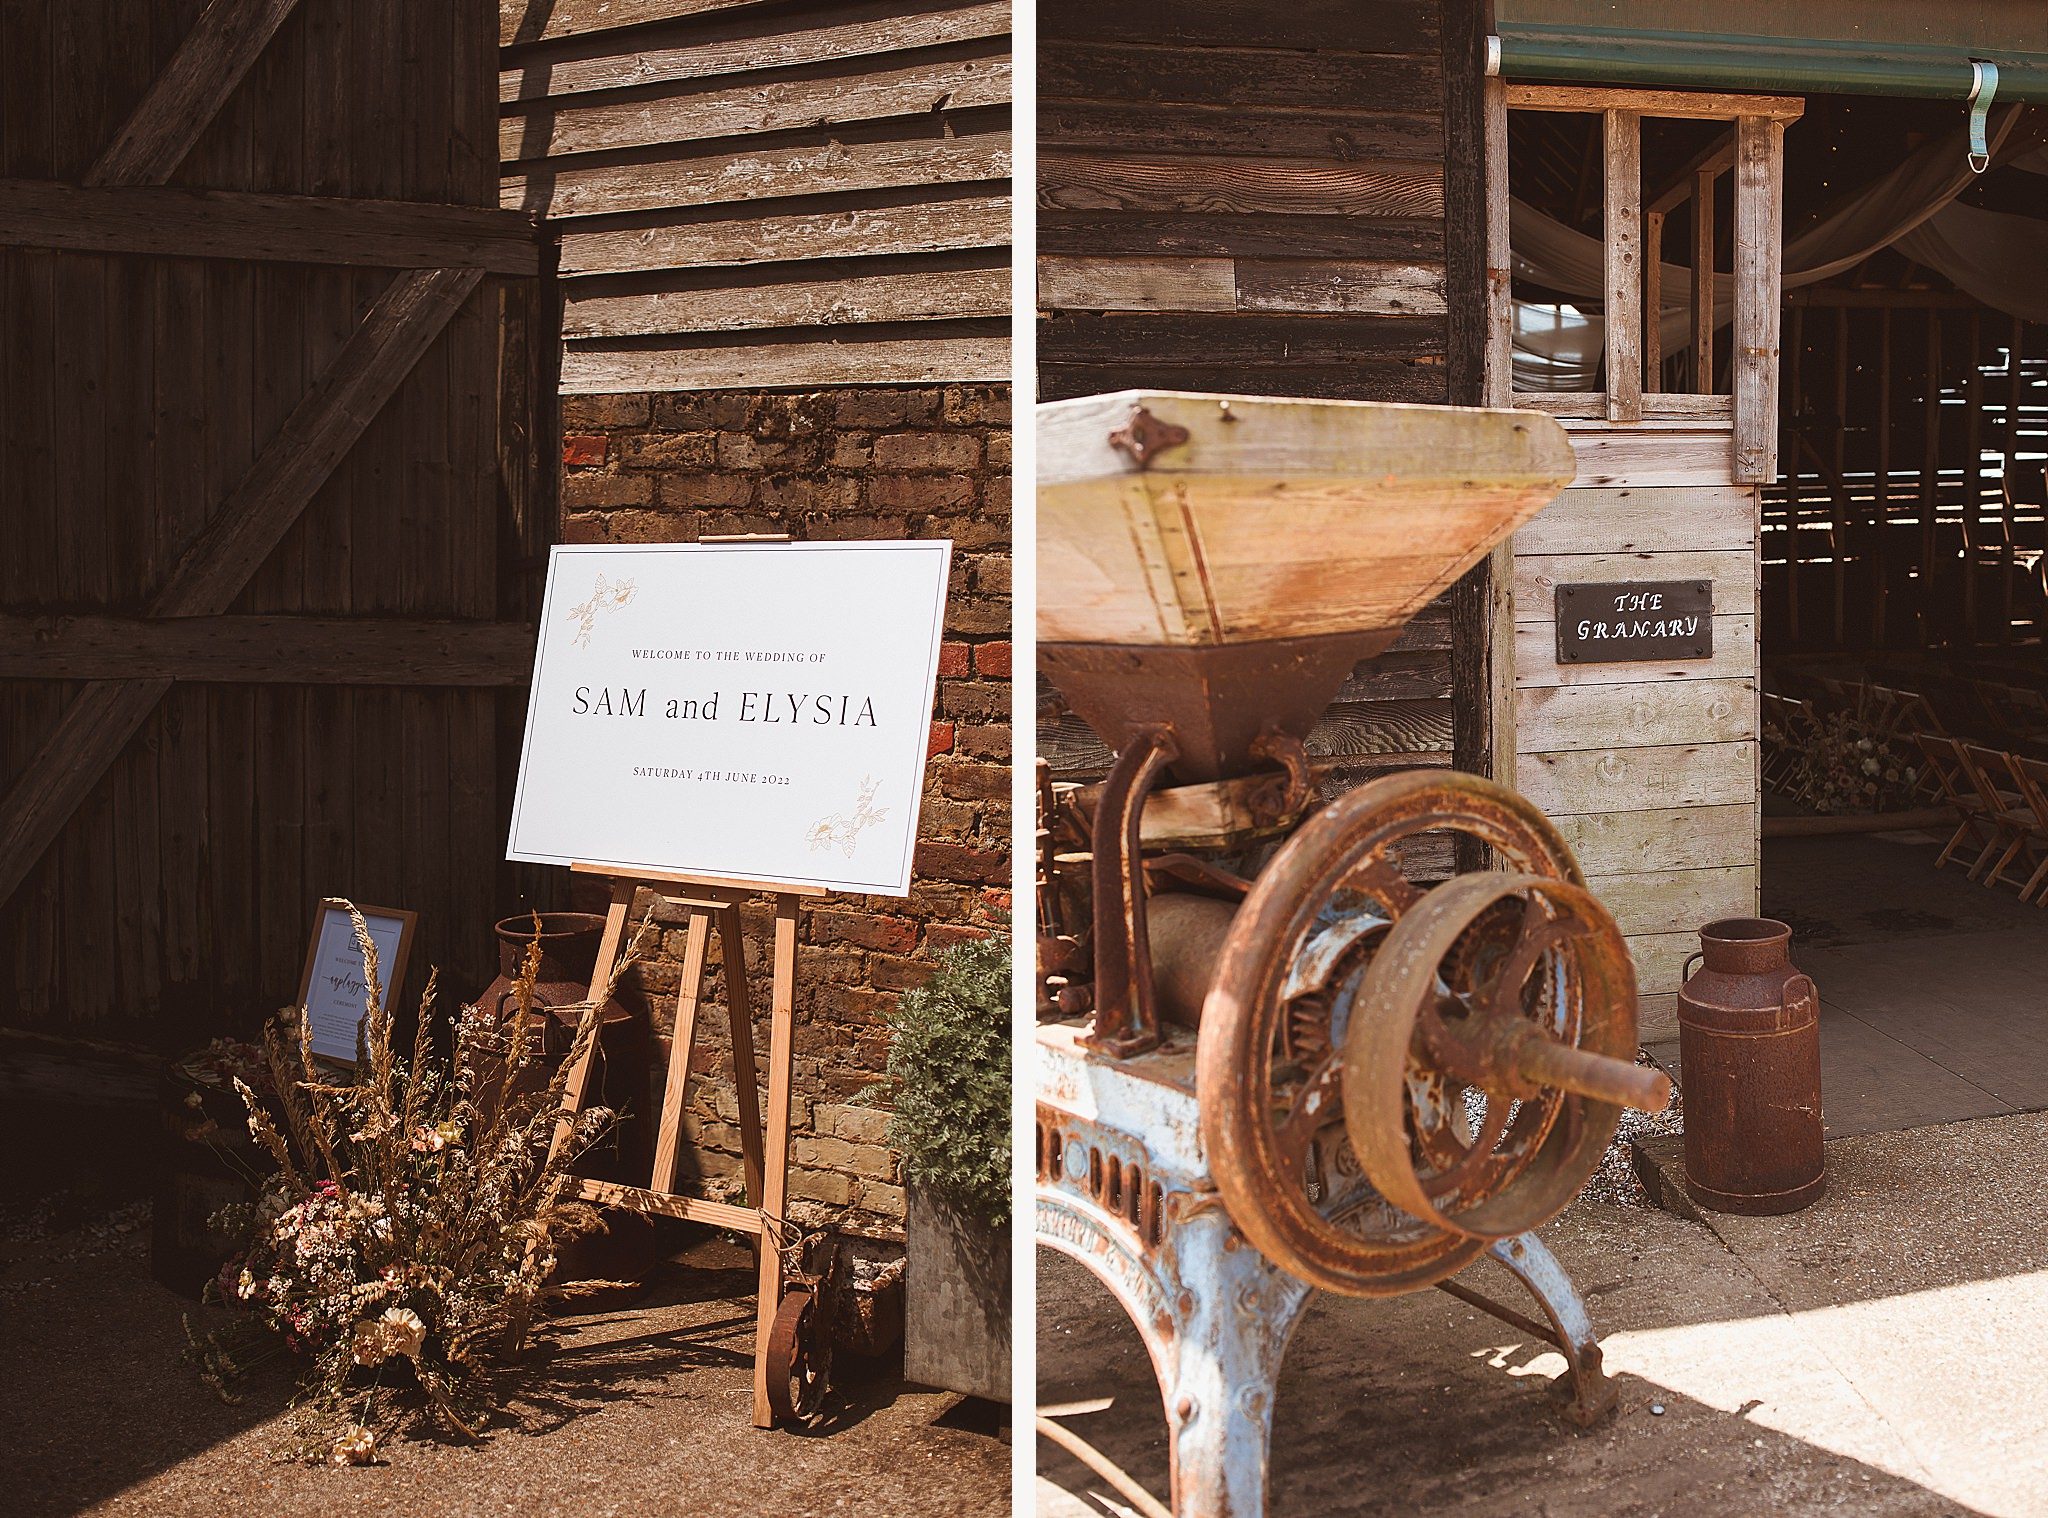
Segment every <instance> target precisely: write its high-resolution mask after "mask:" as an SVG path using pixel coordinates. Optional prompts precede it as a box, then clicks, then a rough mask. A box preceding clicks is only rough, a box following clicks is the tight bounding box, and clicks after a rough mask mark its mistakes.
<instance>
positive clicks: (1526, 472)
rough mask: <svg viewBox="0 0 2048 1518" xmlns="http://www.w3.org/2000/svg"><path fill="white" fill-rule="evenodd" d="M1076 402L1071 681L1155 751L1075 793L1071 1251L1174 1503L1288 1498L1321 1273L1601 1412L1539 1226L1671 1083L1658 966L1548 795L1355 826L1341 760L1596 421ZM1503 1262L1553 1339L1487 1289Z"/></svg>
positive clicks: (1048, 1164)
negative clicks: (1438, 1304) (1295, 1336)
mask: <svg viewBox="0 0 2048 1518" xmlns="http://www.w3.org/2000/svg"><path fill="white" fill-rule="evenodd" d="M1039 418H1040V421H1039V449H1038V457H1039V482H1038V492H1039V493H1038V532H1039V545H1040V546H1039V578H1038V585H1039V592H1038V598H1039V612H1038V619H1039V620H1038V628H1039V632H1038V636H1039V663H1040V668H1041V669H1042V670H1043V671H1044V673H1045V674H1046V675H1047V676H1048V678H1049V679H1050V680H1051V682H1052V684H1053V685H1054V686H1055V687H1056V688H1057V690H1058V691H1059V694H1060V696H1061V698H1062V699H1063V700H1064V701H1065V703H1066V704H1067V706H1068V707H1069V708H1070V709H1071V710H1072V711H1073V712H1074V713H1075V714H1076V715H1078V716H1079V717H1080V718H1081V719H1082V720H1084V721H1085V722H1086V723H1087V724H1088V726H1089V727H1090V728H1091V729H1092V730H1093V731H1094V733H1095V734H1096V736H1097V737H1099V738H1100V739H1101V740H1102V741H1103V742H1104V743H1106V744H1107V745H1108V746H1109V748H1110V749H1112V750H1113V751H1114V752H1115V755H1116V759H1115V763H1114V766H1113V768H1112V769H1111V770H1110V772H1109V775H1108V777H1107V779H1106V780H1105V781H1103V782H1102V783H1101V784H1099V785H1096V786H1092V787H1086V788H1074V787H1065V788H1054V787H1050V786H1043V787H1042V790H1043V791H1044V793H1045V799H1044V801H1043V803H1042V809H1043V811H1044V815H1043V816H1042V817H1041V860H1040V888H1039V897H1040V902H1039V931H1040V969H1041V973H1042V975H1043V977H1044V984H1045V986H1046V988H1047V996H1048V999H1049V1002H1050V1004H1051V1008H1052V1009H1053V1010H1051V1011H1050V1012H1049V1013H1048V1014H1047V1020H1045V1021H1042V1022H1041V1024H1040V1026H1039V1029H1038V1044H1037V1102H1038V1152H1037V1167H1038V1191H1037V1209H1036V1212H1037V1234H1038V1239H1039V1242H1040V1243H1041V1244H1044V1245H1046V1246H1049V1247H1051V1248H1054V1249H1057V1250H1060V1251H1062V1252H1064V1253H1066V1254H1069V1255H1071V1256H1073V1257H1074V1258H1076V1259H1077V1260H1079V1261H1080V1262H1081V1263H1082V1264H1084V1265H1085V1266H1087V1267H1088V1268H1089V1269H1090V1270H1091V1271H1092V1272H1093V1273H1094V1274H1095V1275H1097V1276H1098V1277H1100V1278H1101V1279H1102V1281H1103V1282H1104V1283H1105V1284H1106V1285H1107V1286H1108V1287H1109V1289H1110V1290H1111V1291H1112V1293H1113V1294H1114V1295H1115V1296H1116V1297H1117V1298H1118V1300H1119V1301H1120V1302H1121V1303H1122V1305H1123V1306H1124V1308H1125V1309H1126V1310H1127V1311H1128V1312H1129V1314H1130V1316H1131V1318H1132V1319H1133V1321H1134V1322H1135V1323H1136V1324H1137V1325H1138V1328H1139V1331H1140V1333H1141V1334H1142V1336H1143V1337H1144V1339H1145V1342H1146V1345H1147V1347H1148V1349H1149V1351H1150V1353H1151V1357H1152V1363H1153V1367H1154V1370H1155V1372H1156V1374H1157V1376H1158V1379H1159V1382H1160V1387H1161V1392H1162V1396H1163V1400H1164V1403H1165V1407H1166V1415H1167V1421H1168V1425H1169V1430H1170V1433H1171V1442H1172V1468H1173V1494H1172V1502H1173V1511H1174V1512H1175V1513H1176V1514H1178V1515H1181V1518H1225V1515H1228V1518H1256V1515H1258V1514H1261V1513H1262V1512H1263V1511H1264V1496H1265V1476H1266V1456H1267V1447H1268V1442H1269V1435H1270V1431H1271V1418H1272V1406H1273V1393H1274V1387H1275V1383H1276V1379H1277V1376H1278V1373H1279V1368H1280V1360H1281V1357H1282V1355H1283V1353H1284V1352H1285V1348H1286V1344H1287V1340H1288V1336H1289V1334H1290V1333H1291V1331H1292V1329H1293V1326H1294V1323H1295V1321H1296V1319H1297V1318H1298V1317H1299V1315H1300V1312H1301V1309H1302V1307H1303V1306H1304V1304H1305V1303H1306V1301H1307V1299H1308V1297H1309V1294H1310V1292H1311V1291H1312V1290H1313V1289H1315V1288H1321V1289H1323V1290H1326V1291H1334V1292H1341V1293H1344V1294H1346V1295H1350V1296H1361V1297H1381V1296H1391V1295H1394V1294H1397V1293H1401V1292H1408V1291H1416V1290H1420V1289H1423V1288H1425V1287H1431V1286H1440V1287H1442V1288H1443V1289H1445V1290H1447V1291H1450V1292H1452V1293H1453V1294H1454V1295H1456V1296H1458V1297H1460V1298H1461V1299H1463V1300H1465V1301H1468V1302H1471V1303H1472V1304H1473V1305H1475V1306H1478V1307H1482V1308H1484V1309H1485V1310H1486V1311H1488V1312H1491V1313H1493V1314H1495V1315H1496V1316H1499V1317H1501V1318H1503V1319H1505V1320H1506V1321H1508V1322H1509V1323H1512V1324H1515V1325H1516V1326H1517V1327H1519V1328H1521V1329H1522V1330H1523V1331H1525V1332H1530V1333H1532V1334H1536V1335H1540V1336H1541V1337H1542V1338H1544V1339H1547V1340H1549V1341H1550V1342H1551V1343H1553V1344H1555V1345H1556V1346H1557V1347H1558V1348H1559V1349H1560V1350H1561V1351H1562V1352H1563V1354H1564V1357H1565V1360H1566V1363H1567V1366H1568V1368H1569V1377H1570V1390H1571V1393H1572V1400H1571V1403H1570V1412H1571V1414H1572V1415H1573V1416H1574V1417H1575V1418H1577V1419H1579V1420H1580V1421H1588V1422H1589V1421H1591V1420H1592V1419H1594V1418H1596V1417H1598V1416H1599V1415H1600V1414H1601V1413H1602V1412H1603V1411H1604V1410H1605V1409H1606V1408H1607V1407H1608V1406H1610V1405H1611V1403H1612V1400H1613V1393H1612V1390H1611V1388H1610V1387H1609V1385H1608V1383H1607V1380H1606V1378H1605V1376H1604V1375H1603V1374H1602V1371H1601V1368H1600V1349H1599V1345H1598V1343H1597V1342H1596V1340H1595V1338H1594V1335H1593V1331H1592V1327H1591V1325H1590V1323H1589V1322H1588V1321H1587V1317H1586V1312H1585V1309H1584V1307H1583V1306H1582V1305H1581V1303H1580V1302H1579V1299H1578V1297H1577V1295H1576V1293H1575V1292H1574V1291H1573V1289H1572V1286H1571V1283H1570V1281H1569V1280H1568V1279H1567V1278H1566V1277H1565V1275H1564V1273H1563V1271H1562V1270H1561V1269H1560V1268H1559V1266H1558V1264H1557V1262H1556V1260H1555V1259H1554V1258H1553V1257H1552V1256H1551V1255H1550V1254H1549V1252H1548V1251H1547V1250H1546V1249H1545V1248H1544V1246H1543V1245H1542V1243H1541V1242H1539V1241H1538V1239H1537V1238H1536V1236H1535V1233H1534V1231H1533V1230H1535V1229H1536V1228H1537V1227H1539V1226H1540V1225H1542V1224H1543V1223H1545V1222H1547V1221H1548V1220H1550V1219H1551V1218H1552V1217H1554V1216H1555V1215H1556V1214H1557V1213H1558V1212H1559V1211H1561V1210H1562V1209H1563V1208H1564V1207H1565V1205H1566V1204H1567V1203H1569V1202H1570V1201H1571V1199H1572V1198H1573V1197H1574V1196H1576V1195H1577V1194H1578V1191H1579V1189H1580V1188H1581V1186H1583V1185H1584V1183H1585V1181H1586V1180H1587V1178H1588V1177H1589V1176H1590V1175H1591V1174H1592V1172H1593V1170H1594V1168H1595V1167H1596V1166H1597V1165H1598V1164H1599V1162H1600V1159H1601V1157H1602V1155H1603V1154H1604V1153H1605V1151H1606V1149H1607V1147H1608V1145H1609V1143H1610V1142H1611V1140H1612V1138H1613V1135H1614V1131H1615V1125H1616V1122H1617V1120H1618V1118H1619V1116H1620V1113H1621V1110H1622V1108H1623V1107H1624V1106H1635V1107H1641V1108H1644V1109H1648V1110H1653V1111H1654V1110H1661V1109H1662V1108H1663V1106H1664V1105H1665V1104H1666V1102H1667V1101H1668V1100H1669V1096H1670V1083H1669V1081H1667V1080H1666V1079H1665V1078H1664V1077H1663V1076H1662V1075H1661V1074H1659V1073H1658V1072H1656V1071H1655V1070H1652V1069H1649V1068H1646V1067H1642V1066H1638V1065H1637V1064H1636V1063H1635V1062H1634V1060H1635V1053H1636V990H1635V975H1634V969H1633V966H1632V964H1631V961H1630V959H1629V955H1628V953H1627V950H1626V948H1625V946H1624V944H1623V942H1622V939H1621V936H1620V934H1619V932H1618V931H1617V930H1616V928H1615V925H1614V922H1613V920H1612V919H1611V918H1610V917H1609V916H1608V915H1607V913H1606V911H1605V910H1604V909H1603V908H1602V907H1601V905H1600V904H1599V902H1597V901H1596V900H1595V899H1594V898H1593V896H1592V895H1591V894H1590V893H1589V892H1588V891H1587V889H1586V886H1585V881H1584V878H1583V876H1582V875H1581V874H1580V872H1579V868H1578V865H1577V863H1576V861H1575V860H1574V859H1573V858H1572V855H1571V851H1570V849H1569V848H1568V847H1567V845H1566V844H1565V842H1564V840H1563V839H1562V838H1561V837H1560V836H1559V834H1558V832H1557V830H1556V829H1555V828H1554V827H1553V826H1552V825H1551V824H1550V822H1549V821H1548V820H1547V819H1546V818H1545V817H1544V816H1543V815H1542V814H1541V813H1540V812H1538V811H1537V810H1536V809H1535V808H1534V807H1533V806H1531V805H1530V804H1529V803H1528V802H1526V801H1524V800H1523V799H1522V798H1521V797H1520V796H1519V795H1517V794H1516V793H1515V792H1514V791H1512V790H1509V789H1507V788H1506V787H1504V786H1501V785H1498V784H1495V783H1493V782H1491V781H1487V780H1483V779H1480V778H1478V777H1476V776H1472V775H1464V774H1459V773H1454V772H1451V771H1446V770H1411V771H1407V772H1403V773H1399V774H1395V775H1391V776H1389V777H1386V778H1383V779H1378V780H1375V781H1372V782H1370V783H1368V784H1366V785H1364V786H1361V787H1359V788H1357V789H1355V790H1351V791H1348V792H1345V793H1344V794H1342V795H1339V796H1338V797H1337V798H1336V799H1335V800H1332V801H1330V802H1328V804H1326V805H1321V806H1318V805H1317V804H1316V798H1315V794H1314V788H1313V783H1312V771H1311V765H1310V761H1309V757H1308V755H1307V753H1306V752H1305V750H1304V746H1303V739H1304V738H1305V737H1306V735H1307V734H1308V732H1309V729H1310V727H1311V726H1312V725H1313V724H1314V723H1315V721H1316V720H1317V718H1318V716H1319V715H1320V714H1321V713H1322V711H1323V709H1324V708H1325V707H1326V706H1327V705H1328V704H1329V702H1330V700H1331V699H1332V697H1334V696H1335V695H1336V694H1337V693H1338V691H1339V689H1340V687H1341V686H1342V684H1343V682H1344V680H1345V678H1346V676H1347V675H1348V674H1349V673H1350V671H1351V669H1352V667H1353V666H1354V665H1355V664H1357V663H1358V661H1359V660H1361V659H1364V658H1368V657H1370V656H1372V655H1375V654H1378V653H1380V652H1381V651H1383V650H1385V649H1386V648H1387V647H1388V645H1389V644H1391V643H1392V642H1393V641H1394V639H1395V638H1396V636H1397V635H1398V634H1399V633H1400V631H1401V629H1402V628H1403V626H1404V625H1406V623H1407V622H1408V621H1409V620H1410V619H1411V618H1412V617H1413V616H1414V615H1415V614H1416V613H1417V612H1418V611H1420V610H1421V609H1422V608H1423V607H1424V606H1426V605H1427V604H1428V603H1429V602H1430V601H1431V600H1433V599H1434V598H1435V597H1436V596H1437V595H1439V594H1440V593H1441V592H1442V591H1444V590H1445V589H1447V588H1448V587H1449V586H1450V585H1451V583H1452V582H1453V581H1454V580H1456V579H1457V578H1458V577H1459V576H1460V575H1461V574H1463V573H1464V572H1465V571H1466V570H1467V569H1469V568H1470V567H1471V566H1472V565H1473V564H1475V563H1476V562H1478V561H1479V560H1480V559H1481V558H1482V557H1484V556H1485V555H1486V553H1487V552H1488V551H1489V550H1490V549H1491V548H1492V547H1493V546H1494V545H1495V544H1496V543H1499V542H1501V541H1503V540H1504V539H1506V538H1507V536H1508V535H1509V534H1510V533H1512V532H1513V531H1514V530H1515V529H1516V528H1517V527H1518V526H1520V525H1521V524H1522V523H1523V522H1525V521H1527V520H1528V519H1529V518H1530V517H1532V516H1534V515H1535V514H1536V513H1537V512H1538V511H1540V510H1541V509H1542V508H1543V507H1544V506H1545V505H1547V504H1548V503H1549V502H1550V501H1551V500H1552V499H1553V498H1554V497H1555V496H1556V494H1557V492H1558V491H1559V489H1561V488H1562V487H1563V486H1564V485H1565V484H1566V483H1567V482H1568V481H1569V480H1570V479H1571V477H1572V474H1573V470H1574V464H1573V458H1572V451H1571V446H1570V444H1569V442H1568V441H1567V439H1566V438H1565V435H1564V433H1563V431H1562V429H1561V428H1559V427H1558V426H1557V424H1556V423H1555V422H1553V421H1551V420H1550V419H1549V418H1547V417H1544V416H1541V415H1538V414H1535V413H1530V412H1508V411H1477V410H1467V409H1456V408H1450V407H1435V406H1398V405H1376V404H1370V403H1365V402H1353V401H1294V400H1275V399H1264V398H1257V397H1250V396H1230V397H1222V396H1213V395H1191V394H1174V393H1163V392H1162V393H1154V392H1131V393H1125V394H1119V395H1106V396H1093V397H1088V398H1086V399H1082V400H1076V401H1066V402H1055V403H1049V404H1046V405H1043V406H1041V407H1040V408H1039ZM1454 853H1455V854H1457V855H1459V856H1462V857H1463V858H1465V859H1466V860H1467V861H1468V862H1477V863H1483V864H1485V865H1488V866H1490V867H1488V868H1477V869H1470V870H1468V872H1466V873H1462V874H1454V873H1452V868H1451V860H1452V857H1453V855H1454ZM1446 877H1448V878H1446ZM1432 880H1435V881H1437V882H1439V883H1435V884H1430V883H1429V882H1430V881H1432ZM1482 1254H1489V1255H1491V1256H1492V1258H1493V1259H1495V1260H1496V1261H1498V1262H1499V1263H1500V1264H1501V1265H1502V1266H1504V1267H1505V1268H1506V1269H1507V1270H1508V1271H1509V1272H1510V1273H1511V1274H1512V1275H1513V1276H1515V1277H1516V1278H1518V1279H1519V1280H1520V1281H1521V1282H1522V1284H1523V1285H1524V1286H1526V1287H1527V1288H1528V1290H1529V1292H1530V1293H1531V1294H1532V1295H1533V1296H1534V1297H1535V1299H1536V1302H1537V1303H1538V1304H1539V1305H1540V1307H1541V1311H1542V1317H1541V1319H1540V1320H1539V1319H1537V1318H1534V1317H1530V1316H1524V1315H1523V1314H1521V1313H1519V1312H1516V1311H1514V1310H1512V1309H1511V1308H1509V1307H1506V1306H1504V1305H1502V1304H1500V1303H1497V1302H1494V1301H1492V1300H1491V1299H1490V1298H1487V1297H1485V1296H1483V1295H1481V1294H1480V1293H1479V1292H1477V1291H1474V1290H1473V1289H1471V1288H1470V1287H1468V1286H1467V1285H1465V1284H1464V1283H1463V1282H1459V1281H1453V1280H1452V1279H1451V1277H1452V1276H1453V1275H1454V1274H1455V1273H1456V1272H1458V1271H1459V1270H1461V1269H1462V1268H1463V1267H1464V1266H1466V1265H1467V1264H1469V1263H1471V1262H1472V1261H1474V1260H1476V1259H1477V1258H1479V1256H1481V1255H1482ZM1041 1427H1042V1429H1044V1431H1046V1432H1047V1433H1048V1434H1049V1435H1051V1436H1052V1437H1056V1438H1058V1439H1059V1440H1060V1442H1062V1443H1063V1444H1066V1445H1067V1446H1068V1447H1069V1448H1070V1449H1074V1450H1075V1451H1076V1452H1077V1453H1080V1454H1081V1455H1082V1456H1083V1458H1085V1459H1089V1460H1090V1463H1093V1464H1097V1468H1098V1469H1105V1468H1106V1462H1105V1461H1104V1460H1103V1457H1101V1456H1100V1455H1099V1454H1097V1453H1096V1452H1094V1451H1092V1450H1089V1449H1088V1448H1087V1447H1086V1446H1085V1445H1084V1444H1082V1443H1081V1441H1079V1440H1078V1439H1077V1438H1076V1437H1075V1436H1074V1435H1073V1434H1072V1433H1071V1431H1068V1430H1065V1429H1064V1428H1063V1427H1061V1426H1058V1425H1052V1426H1047V1425H1045V1424H1041ZM1110 1469H1113V1468H1110ZM1123 1479H1124V1480H1125V1481H1126V1482H1127V1480H1128V1478H1123ZM1151 1506H1152V1507H1153V1508H1154V1509H1156V1508H1157V1502H1156V1499H1153V1500H1151Z"/></svg>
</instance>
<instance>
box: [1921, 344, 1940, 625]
mask: <svg viewBox="0 0 2048 1518" xmlns="http://www.w3.org/2000/svg"><path fill="white" fill-rule="evenodd" d="M1921 390H1922V391H1923V392H1924V393H1923V394H1922V396H1921V398H1920V415H1921V426H1922V432H1921V442H1922V445H1923V446H1922V450H1921V454H1920V596H1919V600H1920V641H1921V642H1922V643H1923V644H1926V643H1930V642H1932V641H1933V640H1934V638H1935V637H1936V636H1937V632H1936V629H1935V625H1934V624H1935V616H1936V613H1937V611H1938V610H1939V606H1938V603H1937V602H1936V600H1935V591H1934V583H1935V582H1934V555H1935V552H1936V544H1935V528H1936V526H1937V525H1938V524H1939V522H1940V520H1941V312H1940V311H1938V310H1937V309H1935V308H1934V307H1933V306H1929V307H1928V308H1927V378H1926V382H1925V383H1924V384H1923V385H1922V386H1921Z"/></svg>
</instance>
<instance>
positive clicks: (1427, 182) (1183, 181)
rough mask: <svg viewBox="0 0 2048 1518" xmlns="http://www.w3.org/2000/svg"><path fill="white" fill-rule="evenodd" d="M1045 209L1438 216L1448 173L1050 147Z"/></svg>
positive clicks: (1397, 166) (1400, 166)
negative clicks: (1111, 153)
mask: <svg viewBox="0 0 2048 1518" xmlns="http://www.w3.org/2000/svg"><path fill="white" fill-rule="evenodd" d="M1038 203H1039V205H1040V206H1042V207H1045V208H1046V209H1048V210H1082V211H1106V210H1117V211H1186V212H1193V213H1201V214H1217V213H1225V214H1244V213H1247V212H1265V213H1271V214H1274V215H1282V216H1287V215H1295V216H1346V217H1357V218H1361V219H1369V218H1374V217H1388V216H1390V217H1435V216H1441V215H1442V214H1443V209H1444V179H1443V167H1442V165H1440V164H1434V163H1423V162H1417V163H1391V162H1389V163H1371V162H1367V163H1348V162H1340V161H1336V160H1332V159H1319V158H1223V157H1214V158H1204V157H1197V156H1194V155H1187V156H1177V157H1166V156H1155V157H1138V156H1135V155H1133V156H1118V157H1108V156H1104V155H1099V154H1092V153H1075V152H1069V151H1067V150H1065V149H1062V148H1053V147H1043V148H1041V149H1040V150H1039V155H1038Z"/></svg>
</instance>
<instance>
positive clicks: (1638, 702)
mask: <svg viewBox="0 0 2048 1518" xmlns="http://www.w3.org/2000/svg"><path fill="white" fill-rule="evenodd" d="M1515 730H1516V733H1517V735H1518V741H1519V742H1520V744H1521V746H1522V748H1523V749H1524V750H1525V751H1526V752H1528V753H1553V752H1558V751H1563V750H1570V749H1587V748H1627V747H1630V746H1638V745H1639V746H1642V747H1646V748H1659V747H1667V746H1670V745H1672V744H1684V743H1737V742H1741V741H1742V740H1743V739H1745V738H1754V737H1756V735H1757V701H1756V686H1755V684H1754V682H1753V681H1750V680H1747V679H1741V680H1652V681H1645V682H1643V683H1642V684H1624V685H1544V686H1529V687H1524V688H1522V689H1520V690H1517V691H1516V692H1515Z"/></svg>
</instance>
